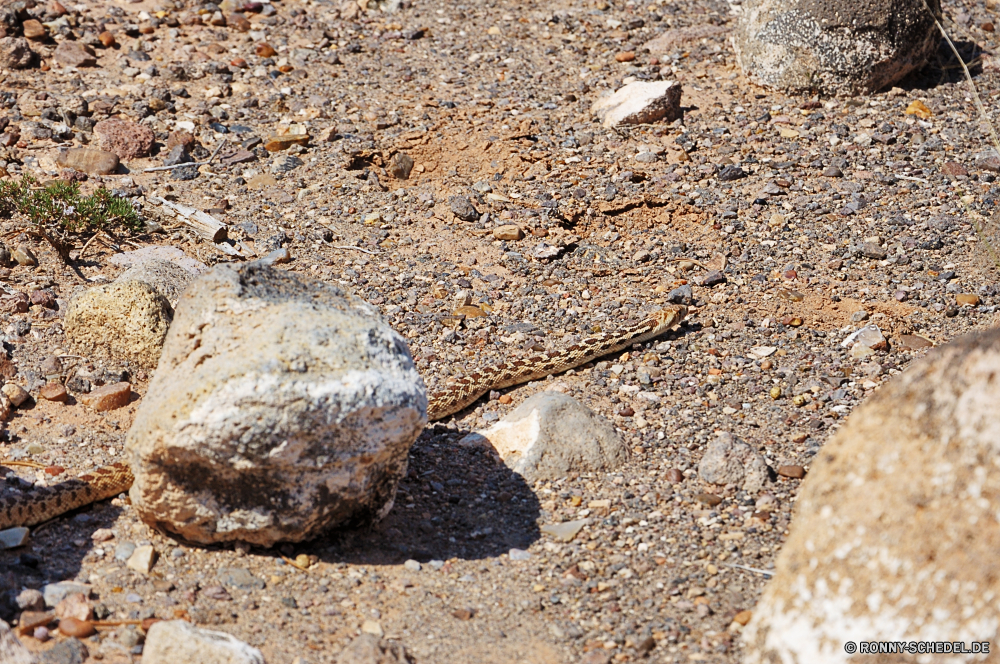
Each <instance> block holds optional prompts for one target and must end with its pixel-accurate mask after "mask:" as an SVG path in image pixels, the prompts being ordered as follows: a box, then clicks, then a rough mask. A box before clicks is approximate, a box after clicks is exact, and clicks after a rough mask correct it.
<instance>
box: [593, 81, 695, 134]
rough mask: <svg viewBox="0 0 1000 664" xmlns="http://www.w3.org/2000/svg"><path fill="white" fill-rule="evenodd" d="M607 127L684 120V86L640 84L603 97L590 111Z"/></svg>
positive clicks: (654, 82)
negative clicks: (682, 115) (682, 99)
mask: <svg viewBox="0 0 1000 664" xmlns="http://www.w3.org/2000/svg"><path fill="white" fill-rule="evenodd" d="M590 110H591V112H592V113H593V114H594V115H596V116H597V117H598V118H600V120H601V122H603V124H604V126H605V127H609V128H610V127H616V126H618V125H631V124H650V123H652V122H659V121H660V120H666V121H671V120H676V119H677V118H679V117H681V114H682V112H681V84H680V83H678V82H676V81H646V82H642V81H637V82H635V83H629V84H628V85H626V86H624V87H622V88H619V89H618V90H617V91H616V92H615V93H614V94H612V95H610V96H607V97H602V98H600V99H598V100H597V101H595V102H594V104H593V105H592V106H591V107H590Z"/></svg>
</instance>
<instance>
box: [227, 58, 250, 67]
mask: <svg viewBox="0 0 1000 664" xmlns="http://www.w3.org/2000/svg"><path fill="white" fill-rule="evenodd" d="M229 64H231V65H232V66H233V67H239V68H240V69H246V68H247V67H249V66H250V65H248V64H247V61H246V60H244V59H243V58H233V59H232V60H230V61H229Z"/></svg>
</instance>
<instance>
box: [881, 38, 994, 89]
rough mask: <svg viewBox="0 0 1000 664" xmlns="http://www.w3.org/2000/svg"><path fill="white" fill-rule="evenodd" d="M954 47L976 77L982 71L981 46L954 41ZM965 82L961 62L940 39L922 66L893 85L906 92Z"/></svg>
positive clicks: (982, 50)
mask: <svg viewBox="0 0 1000 664" xmlns="http://www.w3.org/2000/svg"><path fill="white" fill-rule="evenodd" d="M954 44H955V49H956V50H957V51H958V54H959V55H960V56H961V57H962V62H964V63H965V65H966V66H967V67H968V68H969V73H970V74H971V75H972V76H973V77H976V76H978V75H979V74H981V73H982V72H983V65H982V55H983V54H984V53H985V52H986V51H985V49H983V47H981V46H980V45H979V44H976V43H975V42H970V41H955V42H954ZM964 82H965V72H963V71H962V65H961V63H960V62H959V61H958V60H957V59H955V54H954V53H953V52H952V50H951V47H950V46H948V42H946V41H945V40H944V39H942V40H941V43H940V45H939V46H938V50H937V52H936V53H935V54H934V55H933V56H932V57H931V60H930V62H928V63H927V64H926V65H925V66H924V67H922V68H920V69H918V70H917V71H915V72H913V73H912V74H909V75H907V76H906V77H904V78H903V80H901V81H899V82H898V83H896V84H895V85H894V86H893V87H898V88H901V89H903V90H906V91H907V92H910V91H912V90H930V89H933V88H936V87H938V86H940V85H945V84H953V85H954V84H960V83H964Z"/></svg>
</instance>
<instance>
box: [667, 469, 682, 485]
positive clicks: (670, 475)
mask: <svg viewBox="0 0 1000 664" xmlns="http://www.w3.org/2000/svg"><path fill="white" fill-rule="evenodd" d="M667 481H668V482H670V483H671V484H680V483H681V482H683V481H684V473H682V472H681V471H679V470H677V469H676V468H671V469H670V470H668V471H667Z"/></svg>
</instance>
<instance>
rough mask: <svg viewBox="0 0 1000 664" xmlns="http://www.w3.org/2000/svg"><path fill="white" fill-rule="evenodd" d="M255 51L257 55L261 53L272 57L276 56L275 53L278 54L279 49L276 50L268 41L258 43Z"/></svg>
mask: <svg viewBox="0 0 1000 664" xmlns="http://www.w3.org/2000/svg"><path fill="white" fill-rule="evenodd" d="M254 51H255V52H256V53H257V55H259V56H260V57H262V58H271V57H274V56H275V54H277V51H275V50H274V47H273V46H271V45H270V44H268V43H260V44H257V48H256V49H254Z"/></svg>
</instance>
